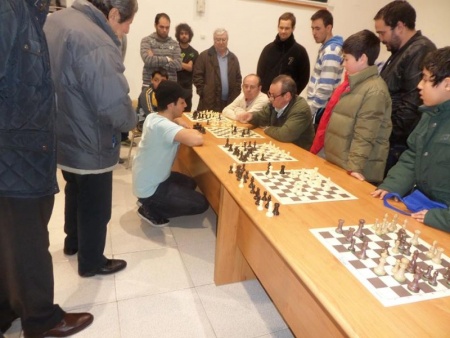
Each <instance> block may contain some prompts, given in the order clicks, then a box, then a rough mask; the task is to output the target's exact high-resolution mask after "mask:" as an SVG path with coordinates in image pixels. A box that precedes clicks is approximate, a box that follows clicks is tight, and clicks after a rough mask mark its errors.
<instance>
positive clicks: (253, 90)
mask: <svg viewBox="0 0 450 338" xmlns="http://www.w3.org/2000/svg"><path fill="white" fill-rule="evenodd" d="M268 103H269V99H268V98H267V95H266V94H264V93H262V92H261V79H260V78H259V76H258V75H256V74H249V75H247V76H246V77H244V81H243V83H242V93H241V94H239V96H238V97H237V98H236V99H235V100H234V101H233V102H231V103H230V104H229V105H228V106H226V107H225V109H224V110H223V112H222V114H223V115H224V116H226V117H228V118H230V119H232V120H238V119H239V115H240V114H241V113H245V112H254V111H259V110H262V109H263V107H264V106H265V105H266V104H268Z"/></svg>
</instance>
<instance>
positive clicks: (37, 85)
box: [0, 0, 58, 198]
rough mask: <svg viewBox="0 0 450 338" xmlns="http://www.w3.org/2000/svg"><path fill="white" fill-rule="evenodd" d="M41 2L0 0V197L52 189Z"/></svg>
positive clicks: (49, 92)
mask: <svg viewBox="0 0 450 338" xmlns="http://www.w3.org/2000/svg"><path fill="white" fill-rule="evenodd" d="M47 11H48V4H47V6H43V5H42V4H41V1H36V0H1V1H0V32H1V34H0V196H2V197H19V198H20V197H29V198H31V197H42V196H47V195H51V194H54V193H56V192H57V191H58V186H57V183H56V162H55V159H56V155H55V134H54V123H55V105H54V103H55V102H54V90H53V85H52V80H51V75H50V62H49V56H48V50H47V44H46V41H45V37H44V33H43V31H42V26H43V24H44V21H45V18H46V15H47Z"/></svg>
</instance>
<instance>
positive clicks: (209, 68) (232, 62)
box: [193, 28, 242, 112]
mask: <svg viewBox="0 0 450 338" xmlns="http://www.w3.org/2000/svg"><path fill="white" fill-rule="evenodd" d="M213 36H214V45H213V46H212V47H211V48H209V49H207V50H205V51H203V52H202V53H200V55H199V57H198V59H197V61H196V62H195V65H194V74H193V83H194V85H195V87H196V88H197V94H198V95H199V96H200V101H199V104H198V108H197V110H213V111H217V112H221V111H222V110H223V109H224V108H225V107H226V106H227V105H228V104H230V103H231V102H233V100H234V99H235V98H236V97H237V96H238V95H239V94H240V92H241V83H242V75H241V69H240V66H239V60H238V58H237V56H236V55H235V54H233V53H232V52H231V51H230V50H229V49H228V32H227V31H226V30H225V29H223V28H219V29H216V30H215V31H214V35H213Z"/></svg>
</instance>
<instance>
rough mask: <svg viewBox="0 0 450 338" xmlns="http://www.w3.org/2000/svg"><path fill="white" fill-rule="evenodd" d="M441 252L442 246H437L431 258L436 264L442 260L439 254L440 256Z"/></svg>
mask: <svg viewBox="0 0 450 338" xmlns="http://www.w3.org/2000/svg"><path fill="white" fill-rule="evenodd" d="M443 252H444V248H441V247H439V248H437V249H436V253H435V255H434V257H433V258H432V259H431V260H432V261H433V262H434V263H436V264H441V262H442V259H441V256H442V253H443Z"/></svg>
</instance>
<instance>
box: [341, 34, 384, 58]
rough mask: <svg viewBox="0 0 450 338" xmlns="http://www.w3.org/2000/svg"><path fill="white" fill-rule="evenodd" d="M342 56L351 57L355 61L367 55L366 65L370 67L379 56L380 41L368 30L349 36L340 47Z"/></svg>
mask: <svg viewBox="0 0 450 338" xmlns="http://www.w3.org/2000/svg"><path fill="white" fill-rule="evenodd" d="M342 51H343V52H344V54H350V55H352V56H353V57H354V58H355V59H356V60H359V58H360V57H361V56H362V55H363V54H366V55H367V63H368V65H369V66H372V65H373V64H374V63H375V60H376V59H377V57H378V55H380V39H378V37H377V36H376V35H375V34H374V33H373V32H371V31H369V30H368V29H364V30H362V31H360V32H358V33H355V34H353V35H350V36H349V37H348V38H347V39H345V41H344V44H343V45H342Z"/></svg>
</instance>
